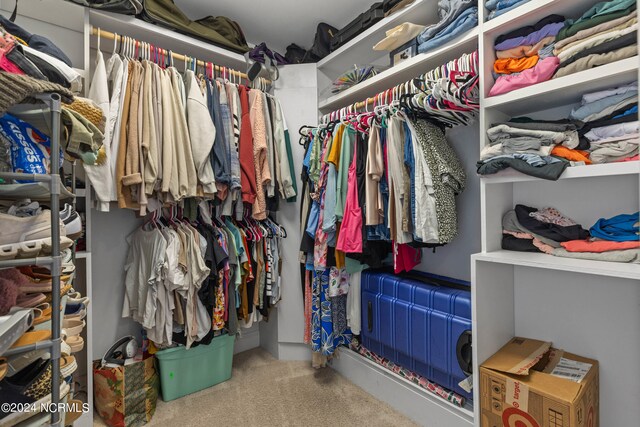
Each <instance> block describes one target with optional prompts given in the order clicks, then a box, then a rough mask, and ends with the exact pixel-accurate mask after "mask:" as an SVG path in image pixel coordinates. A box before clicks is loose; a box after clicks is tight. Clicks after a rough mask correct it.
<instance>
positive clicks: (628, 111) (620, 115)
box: [614, 105, 638, 119]
mask: <svg viewBox="0 0 640 427" xmlns="http://www.w3.org/2000/svg"><path fill="white" fill-rule="evenodd" d="M631 114H638V106H637V105H634V106H633V107H631V108H629V109H628V110H627V111H625V112H624V113H622V114H619V115H617V116H615V117H614V119H619V118H620V117H625V116H629V115H631Z"/></svg>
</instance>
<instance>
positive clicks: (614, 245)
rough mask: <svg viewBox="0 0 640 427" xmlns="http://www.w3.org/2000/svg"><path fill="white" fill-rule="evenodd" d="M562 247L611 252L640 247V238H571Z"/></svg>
mask: <svg viewBox="0 0 640 427" xmlns="http://www.w3.org/2000/svg"><path fill="white" fill-rule="evenodd" d="M561 245H562V247H563V248H565V249H566V250H567V251H569V252H609V251H620V250H625V249H638V248H640V240H632V241H626V242H613V241H610V240H570V241H568V242H562V243H561Z"/></svg>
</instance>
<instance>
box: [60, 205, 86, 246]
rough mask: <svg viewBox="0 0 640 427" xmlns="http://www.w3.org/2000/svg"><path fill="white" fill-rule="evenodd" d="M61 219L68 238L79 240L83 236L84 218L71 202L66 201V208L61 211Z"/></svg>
mask: <svg viewBox="0 0 640 427" xmlns="http://www.w3.org/2000/svg"><path fill="white" fill-rule="evenodd" d="M60 219H61V220H62V222H63V223H64V228H65V229H66V231H67V237H68V238H70V239H71V240H78V239H79V238H80V237H82V218H80V215H78V212H76V211H75V210H74V209H73V207H71V205H70V204H68V203H65V205H64V209H63V210H61V211H60Z"/></svg>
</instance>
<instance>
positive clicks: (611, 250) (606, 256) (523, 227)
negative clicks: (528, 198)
mask: <svg viewBox="0 0 640 427" xmlns="http://www.w3.org/2000/svg"><path fill="white" fill-rule="evenodd" d="M639 232H640V227H639V223H638V212H636V213H635V214H622V215H618V216H615V217H613V218H609V219H605V218H601V219H599V220H598V221H597V222H596V223H595V224H594V226H593V227H591V229H590V231H587V230H585V229H584V228H582V226H580V225H579V224H577V223H576V222H575V221H574V220H573V219H571V218H568V217H566V216H565V215H563V214H562V213H561V212H559V211H558V210H557V209H554V208H549V207H547V208H544V209H540V210H538V209H535V208H531V207H528V206H525V205H516V207H515V209H514V210H511V211H508V212H507V213H506V214H505V215H504V217H503V218H502V248H503V249H506V250H511V251H520V252H542V253H546V254H549V255H555V256H560V257H565V258H578V259H588V260H596V261H612V262H633V263H639V262H640V234H639Z"/></svg>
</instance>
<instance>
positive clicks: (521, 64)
mask: <svg viewBox="0 0 640 427" xmlns="http://www.w3.org/2000/svg"><path fill="white" fill-rule="evenodd" d="M538 59H539V56H538V55H534V56H528V57H525V58H502V59H496V62H494V63H493V70H494V71H495V72H496V73H499V74H511V73H519V72H520V71H524V70H527V69H529V68H533V67H534V66H535V65H536V64H537V63H538Z"/></svg>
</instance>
